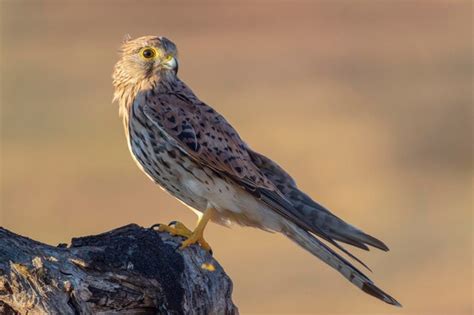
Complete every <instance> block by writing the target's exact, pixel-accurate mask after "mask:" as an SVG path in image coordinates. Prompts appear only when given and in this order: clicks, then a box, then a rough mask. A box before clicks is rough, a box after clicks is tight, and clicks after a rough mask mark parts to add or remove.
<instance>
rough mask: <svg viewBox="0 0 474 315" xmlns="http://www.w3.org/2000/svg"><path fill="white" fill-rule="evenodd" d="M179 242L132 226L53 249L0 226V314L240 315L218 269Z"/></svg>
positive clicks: (228, 283) (198, 250) (226, 279)
mask: <svg viewBox="0 0 474 315" xmlns="http://www.w3.org/2000/svg"><path fill="white" fill-rule="evenodd" d="M181 241H182V239H181V238H179V237H172V236H170V235H169V234H167V233H158V232H156V231H153V230H149V229H145V228H142V227H139V226H138V225H134V224H132V225H127V226H124V227H121V228H118V229H115V230H112V231H110V232H106V233H103V234H99V235H95V236H87V237H80V238H73V239H72V241H71V245H69V246H67V245H66V244H62V245H59V246H58V247H54V246H49V245H46V244H42V243H39V242H36V241H34V240H31V239H28V238H26V237H22V236H19V235H17V234H14V233H12V232H9V231H7V230H5V229H2V228H0V314H27V313H28V314H238V310H237V307H236V306H235V305H234V304H233V302H232V298H231V294H232V281H231V280H230V278H229V277H228V276H227V275H226V274H225V272H224V270H223V269H222V267H221V266H220V265H219V264H218V263H217V261H215V260H214V259H213V258H212V256H211V255H210V254H209V253H207V252H206V251H204V250H202V249H201V248H200V247H198V246H196V245H193V246H191V247H189V248H187V249H185V250H176V249H177V247H179V245H180V243H181Z"/></svg>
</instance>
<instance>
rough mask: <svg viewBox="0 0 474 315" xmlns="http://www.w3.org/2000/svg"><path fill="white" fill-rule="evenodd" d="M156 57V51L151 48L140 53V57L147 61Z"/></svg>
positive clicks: (143, 49)
mask: <svg viewBox="0 0 474 315" xmlns="http://www.w3.org/2000/svg"><path fill="white" fill-rule="evenodd" d="M156 55H157V52H156V49H155V48H153V47H145V48H142V50H141V51H140V56H142V57H143V58H145V59H147V60H149V59H153V58H155V57H156Z"/></svg>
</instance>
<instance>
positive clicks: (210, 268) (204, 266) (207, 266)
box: [201, 263, 216, 272]
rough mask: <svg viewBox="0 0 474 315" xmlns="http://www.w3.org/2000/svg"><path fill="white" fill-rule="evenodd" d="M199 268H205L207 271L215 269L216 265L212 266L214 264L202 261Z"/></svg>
mask: <svg viewBox="0 0 474 315" xmlns="http://www.w3.org/2000/svg"><path fill="white" fill-rule="evenodd" d="M201 269H205V270H207V271H211V272H212V271H214V270H216V267H214V265H213V264H210V263H203V264H202V265H201Z"/></svg>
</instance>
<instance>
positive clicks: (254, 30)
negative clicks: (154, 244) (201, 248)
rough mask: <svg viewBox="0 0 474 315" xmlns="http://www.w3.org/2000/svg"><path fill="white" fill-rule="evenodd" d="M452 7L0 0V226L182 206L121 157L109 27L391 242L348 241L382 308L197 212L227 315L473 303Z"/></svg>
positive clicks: (252, 234) (459, 9)
mask: <svg viewBox="0 0 474 315" xmlns="http://www.w3.org/2000/svg"><path fill="white" fill-rule="evenodd" d="M471 23H472V3H471V2H470V1H424V0H421V1H375V0H373V1H314V2H309V1H276V2H270V1H258V2H251V1H243V2H227V3H226V4H223V3H221V2H218V1H207V2H206V1H199V3H197V2H192V1H190V2H189V3H188V2H181V1H179V2H176V1H163V2H159V3H158V2H152V1H143V2H138V1H123V2H120V1H101V2H99V1H75V2H72V1H71V2H68V1H59V0H58V1H13V0H10V1H8V0H3V1H1V79H2V81H1V92H2V94H1V215H0V225H2V226H4V227H6V228H8V229H10V230H12V231H14V232H16V233H19V234H22V235H26V236H28V237H31V238H34V239H37V240H40V241H42V242H47V243H49V244H54V245H55V244H57V243H60V242H69V240H70V238H71V237H73V236H81V235H88V234H96V233H99V232H103V231H106V230H110V229H113V228H116V227H119V226H122V225H125V224H128V223H131V222H135V223H138V224H140V225H144V226H150V225H152V224H153V223H157V222H164V223H167V222H169V221H171V220H176V219H179V220H181V221H183V222H185V223H186V224H187V225H188V226H194V224H195V220H196V218H195V217H194V214H193V213H192V212H191V211H189V210H188V209H186V208H185V207H184V206H183V205H182V204H181V203H178V202H176V201H175V200H174V199H172V198H171V197H170V196H168V195H167V194H166V193H164V192H163V191H161V190H160V189H158V187H156V186H155V185H154V184H153V183H151V182H150V181H149V180H148V179H147V178H146V177H145V176H144V175H143V174H141V173H140V171H139V170H138V168H137V167H136V166H135V165H134V162H133V161H132V159H131V157H130V155H129V152H128V149H127V145H126V142H125V137H124V132H123V130H122V125H121V121H120V119H119V118H118V106H117V104H112V103H111V100H112V93H113V91H112V83H111V73H112V68H113V65H114V64H115V62H116V61H117V59H118V48H119V46H120V43H121V41H122V39H123V37H124V35H125V34H127V33H129V34H130V35H132V37H138V36H142V35H148V34H155V35H165V36H167V37H169V38H170V39H172V40H173V41H174V42H175V43H176V44H177V45H178V48H179V50H180V57H181V58H180V77H181V78H182V79H183V80H184V81H185V82H187V83H188V84H189V85H190V86H191V87H192V88H193V90H194V91H195V92H196V93H197V95H198V96H199V97H200V98H201V99H202V100H204V101H206V102H207V103H209V104H210V105H212V106H214V107H215V108H216V109H217V110H218V111H220V112H221V113H222V114H224V116H225V117H227V119H228V120H229V121H230V122H231V123H232V124H233V125H234V126H235V127H236V129H238V130H239V131H240V133H241V135H242V137H243V138H244V139H245V140H246V141H247V143H248V144H250V145H251V146H252V147H253V148H254V149H256V150H258V151H260V152H262V153H264V154H267V155H269V156H271V157H272V158H273V159H274V160H276V161H277V162H279V163H280V164H281V165H282V166H283V167H285V168H286V169H287V170H288V171H289V172H290V173H291V174H292V175H293V176H294V177H295V178H296V179H297V181H298V183H299V185H300V187H301V188H303V190H305V191H306V192H307V193H308V194H310V195H311V196H313V198H314V199H315V200H318V201H320V202H321V203H322V204H324V205H326V206H328V207H329V208H330V209H332V210H333V211H334V212H335V213H336V214H337V215H339V216H341V217H342V218H344V219H346V220H348V221H349V222H351V223H352V224H354V225H356V226H358V227H360V228H362V229H364V230H365V231H367V232H369V233H370V234H373V235H375V236H377V237H379V238H380V239H382V240H383V241H385V242H386V243H387V244H388V245H389V247H390V248H391V251H390V252H388V253H383V252H379V251H377V250H373V251H371V252H368V253H367V252H363V251H360V250H357V249H354V250H353V252H354V253H355V254H357V255H358V256H360V257H361V258H363V260H364V261H365V262H367V263H368V264H369V265H370V266H371V267H372V269H373V271H374V273H373V274H372V275H371V277H372V278H373V280H374V281H375V282H376V283H377V284H379V285H380V286H381V287H382V288H384V289H385V290H387V292H389V293H391V294H392V295H393V296H395V297H396V298H397V299H398V300H399V301H400V302H401V303H402V304H403V305H404V308H402V309H397V308H393V307H390V306H388V305H386V304H384V303H381V302H379V301H377V300H375V299H373V298H372V297H370V296H368V295H366V294H364V293H362V292H360V291H359V290H357V289H355V288H354V287H353V286H352V285H350V284H349V283H348V282H347V281H346V280H345V279H343V278H342V277H341V276H340V275H339V274H338V273H337V272H335V271H333V270H331V269H330V268H329V267H327V266H326V265H324V264H323V263H321V262H320V261H318V260H317V259H316V258H314V257H312V256H311V255H310V254H308V253H306V252H305V251H303V250H302V249H300V248H298V247H297V246H295V245H294V244H293V243H291V242H290V241H289V240H287V239H285V238H284V237H282V236H279V235H275V234H270V233H265V232H262V231H259V230H254V229H251V228H240V227H234V228H232V229H227V228H224V227H220V226H217V225H210V226H209V227H208V229H207V239H208V241H209V242H210V243H211V245H213V249H214V253H215V254H214V255H215V257H216V258H217V259H218V260H219V262H220V263H221V264H222V265H223V266H224V268H225V270H226V271H227V273H228V274H229V275H230V276H231V278H232V279H233V281H234V295H233V296H234V301H235V303H236V304H237V305H238V306H239V308H240V311H241V313H242V314H471V312H472V307H473V306H472V303H473V302H472V297H473V296H472V294H473V292H472V283H473V278H472V271H473V266H472V254H473V247H472V227H473V221H472V178H473V169H472V118H473V116H472V87H473V86H472V24H471Z"/></svg>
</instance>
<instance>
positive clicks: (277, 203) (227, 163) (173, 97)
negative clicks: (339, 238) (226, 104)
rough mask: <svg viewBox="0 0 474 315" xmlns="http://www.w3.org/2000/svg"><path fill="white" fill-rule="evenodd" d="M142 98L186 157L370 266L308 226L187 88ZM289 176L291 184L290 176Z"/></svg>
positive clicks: (227, 127)
mask: <svg viewBox="0 0 474 315" xmlns="http://www.w3.org/2000/svg"><path fill="white" fill-rule="evenodd" d="M183 85H184V84H183ZM145 93H148V92H145ZM138 99H145V101H146V104H144V105H143V104H142V108H143V112H144V113H145V115H146V116H147V117H148V119H150V121H151V122H152V123H153V124H154V125H155V126H156V127H157V128H158V129H159V130H160V131H161V132H162V133H163V134H164V136H166V137H168V138H169V140H171V141H175V142H176V145H177V147H178V148H180V149H181V150H182V151H183V153H185V154H187V155H188V156H190V157H192V158H193V159H194V160H195V161H196V162H198V163H200V164H202V165H205V166H207V167H209V168H211V169H213V170H214V171H215V172H217V173H218V174H220V175H221V176H224V177H227V178H229V179H231V180H233V181H234V182H235V183H237V184H238V185H240V186H241V187H242V188H244V189H245V190H246V191H248V192H249V193H251V194H252V195H253V196H255V197H256V198H258V199H260V200H261V201H262V202H264V203H265V204H267V205H268V206H269V207H270V208H271V209H273V210H274V211H275V212H277V213H278V214H280V215H281V216H282V217H284V218H285V219H287V220H289V221H290V222H293V223H294V224H296V225H297V226H299V227H301V228H303V229H305V230H306V231H310V232H312V233H315V234H317V235H319V236H321V237H322V238H324V239H325V240H327V241H328V242H330V243H331V244H333V245H334V246H336V247H337V248H339V249H340V250H342V251H343V252H344V253H346V254H347V255H349V256H350V257H352V258H353V259H355V260H357V261H358V262H359V263H361V264H362V265H364V266H365V267H367V266H366V265H365V264H364V263H363V262H361V261H360V260H359V259H357V258H356V257H354V256H353V255H352V254H350V253H349V252H348V251H347V250H345V249H344V248H343V247H341V246H340V245H339V244H337V243H336V242H335V241H334V240H333V239H332V238H331V237H329V236H328V235H327V234H326V233H325V232H324V231H322V230H321V229H320V228H319V227H318V226H315V225H311V224H309V223H308V222H306V221H307V220H306V218H305V217H304V216H302V215H301V212H299V211H298V210H297V209H296V208H295V207H294V205H293V204H292V203H291V202H290V201H289V200H288V199H287V198H286V197H285V196H284V195H283V194H282V193H281V192H280V191H279V190H278V188H276V186H275V184H274V183H273V182H272V181H271V180H270V179H268V178H267V176H265V174H264V173H263V172H262V171H261V170H260V168H258V167H257V166H256V165H255V164H254V162H253V161H252V158H251V157H250V155H249V148H248V147H247V145H246V144H245V143H244V142H243V141H242V139H241V138H240V136H239V135H238V133H237V131H235V129H234V128H233V127H232V126H231V125H230V124H229V123H228V122H227V121H226V120H225V119H224V117H222V116H221V115H220V114H219V113H217V112H216V111H215V110H214V109H212V108H211V107H210V106H208V105H206V104H204V103H203V102H201V101H199V100H198V99H197V98H196V97H195V96H194V94H192V92H191V91H190V90H189V89H188V88H187V87H185V86H184V88H183V90H182V91H181V92H179V91H176V90H175V91H174V92H173V93H159V94H153V93H151V94H150V95H147V96H146V97H144V98H141V97H139V98H138ZM285 174H286V173H285ZM286 177H287V179H288V178H290V179H291V177H289V175H288V174H286ZM367 268H368V267H367Z"/></svg>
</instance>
